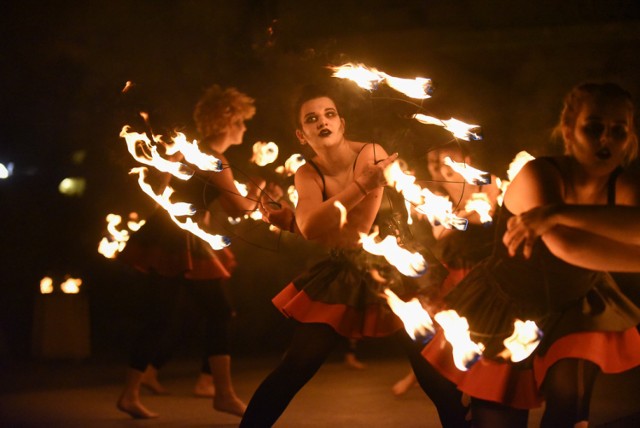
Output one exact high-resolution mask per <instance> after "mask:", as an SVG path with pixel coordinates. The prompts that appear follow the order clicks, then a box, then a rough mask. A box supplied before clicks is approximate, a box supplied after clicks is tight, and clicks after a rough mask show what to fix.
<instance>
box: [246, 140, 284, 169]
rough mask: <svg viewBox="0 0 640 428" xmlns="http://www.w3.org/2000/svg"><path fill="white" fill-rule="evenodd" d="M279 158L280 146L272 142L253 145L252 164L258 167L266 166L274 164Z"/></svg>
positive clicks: (260, 142) (259, 142)
mask: <svg viewBox="0 0 640 428" xmlns="http://www.w3.org/2000/svg"><path fill="white" fill-rule="evenodd" d="M277 158H278V145H277V144H276V143H274V142H272V141H269V142H268V143H265V142H264V141H258V142H256V143H255V144H254V145H253V156H252V157H251V162H253V163H255V164H256V165H258V166H265V165H269V164H270V163H273V162H275V161H276V159H277Z"/></svg>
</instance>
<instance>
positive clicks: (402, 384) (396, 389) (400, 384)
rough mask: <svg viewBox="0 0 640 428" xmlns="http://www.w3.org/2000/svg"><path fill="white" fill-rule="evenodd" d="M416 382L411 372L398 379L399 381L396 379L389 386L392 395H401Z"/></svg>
mask: <svg viewBox="0 0 640 428" xmlns="http://www.w3.org/2000/svg"><path fill="white" fill-rule="evenodd" d="M416 383H417V382H416V378H415V376H414V375H413V373H412V374H410V375H407V376H405V377H403V378H402V379H400V380H399V381H397V382H396V383H395V384H394V385H393V386H392V387H391V391H392V392H393V395H403V394H405V393H406V392H407V391H408V390H410V389H411V387H412V386H413V385H415V384H416Z"/></svg>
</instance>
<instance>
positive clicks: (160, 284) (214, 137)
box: [117, 85, 260, 418]
mask: <svg viewBox="0 0 640 428" xmlns="http://www.w3.org/2000/svg"><path fill="white" fill-rule="evenodd" d="M254 114H255V106H254V100H253V99H252V98H250V97H249V96H247V95H246V94H244V93H242V92H240V91H238V90H236V89H235V88H226V89H223V88H221V87H220V86H218V85H213V86H211V87H210V88H208V89H207V90H206V91H205V93H204V94H203V96H202V97H201V99H200V100H199V101H198V103H197V105H196V107H195V110H194V121H195V123H196V126H197V128H198V131H199V133H200V134H201V136H202V137H203V138H202V140H201V141H199V142H198V146H199V149H200V150H201V151H202V152H205V153H208V154H212V155H214V156H215V157H216V158H218V159H220V160H221V161H222V163H223V164H228V163H227V160H226V158H225V156H224V152H225V151H226V150H227V149H228V148H229V147H231V146H235V145H239V144H242V142H243V141H242V140H243V135H244V133H245V131H246V127H245V121H246V120H248V119H250V118H251V117H253V115H254ZM178 160H181V159H178ZM182 161H183V162H184V160H182ZM192 168H193V169H194V170H195V171H197V172H196V176H194V177H193V178H192V179H191V180H189V181H181V180H175V179H173V180H171V179H170V175H169V174H166V175H164V176H163V177H162V179H161V180H162V181H163V184H164V185H165V186H166V185H168V184H169V181H170V182H171V187H172V188H174V189H175V190H176V195H178V197H179V198H181V199H182V198H184V199H185V200H189V201H191V202H194V201H196V203H195V205H196V208H197V213H196V218H195V220H197V222H198V223H199V224H200V225H202V226H204V227H206V226H208V225H209V221H210V212H209V211H208V210H209V209H210V208H211V203H213V202H214V201H215V200H217V201H218V202H219V204H220V206H221V207H222V208H223V209H224V210H225V211H226V212H227V213H228V214H229V215H231V216H236V217H239V216H242V215H244V214H246V213H247V212H250V211H253V210H255V209H256V206H257V201H258V197H259V194H260V184H258V183H255V184H254V185H253V187H252V188H250V190H249V193H248V195H247V197H243V196H241V195H240V194H239V193H238V190H237V189H236V187H235V184H234V177H233V173H232V171H231V169H229V168H225V169H223V170H222V171H219V172H204V171H200V170H198V169H197V167H195V166H192ZM203 189H204V191H203ZM197 201H200V203H199V204H198V203H197ZM118 258H119V260H122V261H124V262H125V263H127V264H128V265H130V266H132V267H134V268H135V269H136V270H138V271H140V272H143V273H145V274H147V278H148V280H149V290H150V291H149V295H148V296H147V297H148V300H146V301H145V302H144V304H143V306H144V308H145V310H146V312H147V313H146V314H145V324H144V325H143V326H142V328H141V331H140V332H139V334H138V335H137V336H136V338H135V340H134V342H133V347H132V349H131V352H130V362H129V368H128V370H127V375H126V383H125V388H124V390H123V391H122V393H121V395H120V398H119V399H118V402H117V407H118V409H120V410H121V411H123V412H125V413H128V414H129V415H131V416H132V417H134V418H154V417H157V416H158V414H157V413H155V412H153V411H151V410H149V409H147V408H146V407H145V406H144V405H143V404H142V402H141V401H140V394H139V392H140V386H141V384H142V383H143V382H146V383H147V384H150V385H151V386H152V387H155V389H158V388H161V385H160V384H159V383H158V381H157V378H156V375H157V369H158V367H157V366H159V365H161V364H160V363H157V362H156V367H153V365H152V363H154V361H157V358H158V355H157V354H158V353H159V352H160V353H162V352H164V351H165V350H164V349H161V346H162V341H163V340H166V335H167V334H169V331H170V329H172V328H175V326H171V325H169V324H170V319H171V318H172V317H171V313H172V312H174V311H176V310H178V311H179V308H176V304H177V302H179V301H180V300H181V298H185V297H186V298H191V299H193V300H194V302H195V304H196V305H197V307H198V308H199V309H200V311H201V312H202V314H203V316H204V317H205V319H206V327H205V336H206V337H205V342H204V350H205V354H206V358H205V362H204V364H203V368H202V373H201V375H200V378H199V380H198V383H197V384H196V390H202V389H203V387H204V388H205V389H206V380H207V378H209V379H210V378H211V377H212V378H213V385H214V389H215V394H214V397H213V408H214V409H216V410H218V411H222V412H227V413H231V414H234V415H237V416H242V414H243V413H244V410H245V408H246V405H245V403H243V402H242V401H241V400H240V399H239V398H238V397H237V396H236V393H235V391H234V388H233V384H232V379H231V369H230V366H231V357H230V326H231V325H230V324H231V320H232V307H231V303H230V302H229V299H228V297H227V294H226V293H225V292H224V290H223V288H222V285H221V283H222V281H223V280H225V279H228V278H229V277H230V275H231V271H232V269H233V267H234V266H235V259H234V256H233V254H232V253H231V252H230V251H229V250H228V249H227V248H224V249H222V250H220V251H214V250H213V249H212V248H211V246H210V245H209V244H208V243H207V242H205V241H204V240H202V239H200V238H198V237H196V236H195V235H193V234H191V233H189V232H188V231H185V230H183V229H181V228H179V227H178V226H177V225H175V224H174V223H173V221H172V220H171V218H170V216H169V214H168V213H167V212H166V211H165V210H163V209H161V208H158V209H157V210H156V211H155V212H154V213H153V214H152V215H151V217H150V218H149V219H148V220H147V222H146V223H145V225H144V226H143V227H142V228H141V229H140V230H139V231H138V232H136V233H135V234H133V235H132V236H131V238H130V239H129V241H128V243H127V246H126V247H125V249H124V251H123V252H122V253H121V254H120V256H119V257H118ZM181 316H184V314H178V318H180V317H181ZM174 319H175V318H174ZM145 371H147V372H146V375H145V374H144V373H145ZM203 384H204V385H203Z"/></svg>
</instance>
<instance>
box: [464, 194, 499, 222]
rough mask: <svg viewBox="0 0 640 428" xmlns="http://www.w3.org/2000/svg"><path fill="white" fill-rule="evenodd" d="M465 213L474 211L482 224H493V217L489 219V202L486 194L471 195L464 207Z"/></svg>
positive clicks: (490, 207)
mask: <svg viewBox="0 0 640 428" xmlns="http://www.w3.org/2000/svg"><path fill="white" fill-rule="evenodd" d="M464 209H465V211H469V212H472V211H475V212H477V213H478V215H479V216H480V221H481V222H482V224H489V223H493V217H491V209H492V206H491V201H490V200H489V196H487V194H486V193H484V192H480V193H473V194H471V197H470V198H469V200H468V201H467V203H466V204H465V206H464Z"/></svg>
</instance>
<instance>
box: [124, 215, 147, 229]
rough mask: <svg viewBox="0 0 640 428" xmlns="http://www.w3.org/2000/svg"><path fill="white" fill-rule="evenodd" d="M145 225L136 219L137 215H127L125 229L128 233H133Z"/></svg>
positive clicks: (143, 221) (142, 221)
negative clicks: (126, 228)
mask: <svg viewBox="0 0 640 428" xmlns="http://www.w3.org/2000/svg"><path fill="white" fill-rule="evenodd" d="M145 223H146V221H145V220H139V219H138V213H136V212H130V213H129V221H127V227H128V228H129V230H130V231H132V232H135V231H137V230H138V229H140V228H141V227H142V226H143V225H144V224H145Z"/></svg>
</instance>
